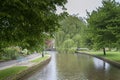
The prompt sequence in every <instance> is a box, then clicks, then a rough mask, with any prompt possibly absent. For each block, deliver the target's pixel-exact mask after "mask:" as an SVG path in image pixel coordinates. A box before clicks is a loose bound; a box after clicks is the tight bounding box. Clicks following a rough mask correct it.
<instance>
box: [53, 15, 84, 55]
mask: <svg viewBox="0 0 120 80" xmlns="http://www.w3.org/2000/svg"><path fill="white" fill-rule="evenodd" d="M59 23H60V25H61V26H60V29H59V30H58V31H57V32H56V33H55V40H56V41H55V42H56V48H57V50H58V51H59V52H62V53H63V52H64V53H74V52H75V50H76V49H77V48H79V47H85V46H84V45H85V44H84V43H83V42H84V38H83V37H85V35H84V33H85V28H86V23H85V22H84V20H83V19H82V18H81V17H77V16H76V15H68V16H66V17H65V18H64V19H61V20H60V21H59Z"/></svg>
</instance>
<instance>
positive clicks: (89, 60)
mask: <svg viewBox="0 0 120 80" xmlns="http://www.w3.org/2000/svg"><path fill="white" fill-rule="evenodd" d="M49 53H50V54H51V56H52V59H51V62H50V63H49V64H48V65H46V66H44V68H43V69H40V70H38V71H37V72H36V73H34V74H33V75H32V76H29V77H27V78H26V79H24V80H120V69H118V68H116V67H114V66H111V65H110V64H109V63H106V62H104V61H102V60H100V59H97V58H94V57H91V56H88V55H84V54H62V53H61V54H58V53H56V52H54V51H50V52H49Z"/></svg>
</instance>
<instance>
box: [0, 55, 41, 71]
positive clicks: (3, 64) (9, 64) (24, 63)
mask: <svg viewBox="0 0 120 80" xmlns="http://www.w3.org/2000/svg"><path fill="white" fill-rule="evenodd" d="M39 57H41V54H39V53H35V54H31V55H29V56H27V57H22V58H20V59H18V60H11V61H7V62H0V70H3V69H6V68H10V67H12V66H31V65H33V64H31V62H30V61H32V60H34V59H36V58H39Z"/></svg>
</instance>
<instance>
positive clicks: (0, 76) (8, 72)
mask: <svg viewBox="0 0 120 80" xmlns="http://www.w3.org/2000/svg"><path fill="white" fill-rule="evenodd" d="M25 69H27V67H26V66H14V67H11V68H8V69H4V70H0V80H4V79H5V78H6V77H9V76H12V75H15V74H17V73H19V72H21V71H23V70H25Z"/></svg>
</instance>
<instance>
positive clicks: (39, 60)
mask: <svg viewBox="0 0 120 80" xmlns="http://www.w3.org/2000/svg"><path fill="white" fill-rule="evenodd" d="M49 57H50V56H49V55H46V56H44V57H41V58H37V59H35V60H32V61H31V62H41V61H44V60H46V59H48V58H49Z"/></svg>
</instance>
